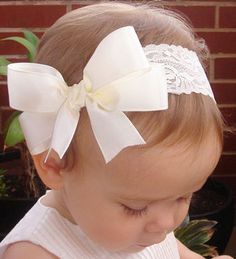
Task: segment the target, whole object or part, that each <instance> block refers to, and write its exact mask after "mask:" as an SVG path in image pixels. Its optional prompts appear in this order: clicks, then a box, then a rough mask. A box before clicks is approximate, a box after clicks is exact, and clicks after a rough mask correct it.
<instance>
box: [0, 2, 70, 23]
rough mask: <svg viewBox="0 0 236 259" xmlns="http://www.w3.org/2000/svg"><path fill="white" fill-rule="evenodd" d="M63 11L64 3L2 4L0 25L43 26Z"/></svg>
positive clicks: (64, 11)
mask: <svg viewBox="0 0 236 259" xmlns="http://www.w3.org/2000/svg"><path fill="white" fill-rule="evenodd" d="M65 13H66V6H65V5H45V6H44V5H24V6H18V5H7V6H4V5H3V6H0V17H1V27H10V28H12V27H13V28H14V27H15V28H21V27H22V28H28V27H30V28H31V27H44V28H45V27H48V26H51V25H52V24H53V23H54V22H55V21H56V20H57V19H58V18H59V17H60V16H62V15H63V14H65Z"/></svg>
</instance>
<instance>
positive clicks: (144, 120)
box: [0, 2, 231, 259]
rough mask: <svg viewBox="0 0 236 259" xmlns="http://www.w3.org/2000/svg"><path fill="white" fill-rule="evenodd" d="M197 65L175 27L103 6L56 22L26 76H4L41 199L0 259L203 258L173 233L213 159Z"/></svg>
mask: <svg viewBox="0 0 236 259" xmlns="http://www.w3.org/2000/svg"><path fill="white" fill-rule="evenodd" d="M207 53H208V52H207V47H206V46H205V44H204V42H203V41H201V40H198V39H196V38H195V37H194V34H193V32H192V30H191V28H190V27H189V26H188V25H187V24H186V23H185V21H184V20H183V18H181V17H180V16H179V15H177V14H175V13H173V12H171V11H167V10H163V9H159V8H154V7H149V6H147V5H133V4H123V3H117V2H113V3H100V4H95V5H90V6H86V7H83V8H80V9H77V10H74V11H72V12H70V13H68V14H66V15H64V16H63V17H61V18H60V19H59V20H58V21H57V22H56V23H55V24H54V25H53V26H52V27H51V28H49V29H48V30H47V32H46V33H45V34H44V36H43V37H42V40H41V42H40V45H39V48H38V54H37V58H36V63H35V64H32V63H15V64H12V65H9V68H8V87H9V97H10V105H11V107H13V108H15V109H18V110H21V111H23V113H22V115H21V117H20V123H21V126H22V129H23V131H24V134H25V138H26V142H27V145H28V148H29V150H30V152H31V154H32V157H33V160H34V163H35V166H36V169H37V171H38V174H39V176H40V178H41V179H42V181H43V182H44V183H45V184H46V185H47V186H48V187H49V188H50V189H51V190H50V191H48V192H47V193H46V195H45V196H43V197H41V198H40V199H39V201H38V202H37V203H36V205H35V206H34V207H33V208H32V209H31V210H30V211H29V212H28V213H27V214H26V216H25V217H24V218H23V219H22V220H21V221H20V222H19V223H18V224H17V225H16V227H15V228H14V229H13V230H12V231H11V232H10V233H9V234H8V236H7V237H6V238H5V239H4V240H3V241H2V243H1V246H0V256H1V258H4V259H12V258H17V259H31V258H33V259H37V258H40V259H42V258H43V259H49V258H50V259H51V258H61V259H72V258H73V259H78V258H99V259H100V258H109V259H110V258H112V259H114V258H147V259H151V258H157V259H178V258H181V259H198V258H199V259H200V258H203V257H202V256H200V255H198V254H196V253H194V252H192V251H190V250H189V249H188V248H187V247H185V246H184V245H183V244H181V243H180V242H179V241H178V240H176V238H175V237H174V234H173V231H174V229H175V228H176V227H178V226H179V225H180V224H181V223H182V222H183V220H184V218H185V216H186V214H187V213H188V209H189V204H190V200H191V196H192V194H193V192H195V191H197V190H199V189H200V188H201V187H202V186H203V184H204V183H205V181H206V179H207V178H208V176H209V175H210V174H211V173H212V171H213V170H214V168H215V166H216V164H217V162H218V160H219V157H220V154H221V151H222V143H223V130H224V123H223V121H222V118H221V114H220V112H219V110H218V108H217V105H216V102H215V100H214V96H213V93H212V90H211V88H210V85H209V82H208V80H207V78H206V75H205V73H204V69H203V68H202V65H201V63H203V61H204V59H205V58H206V55H207ZM68 86H70V87H68ZM216 258H222V259H223V258H225V259H226V258H231V257H229V256H219V257H216Z"/></svg>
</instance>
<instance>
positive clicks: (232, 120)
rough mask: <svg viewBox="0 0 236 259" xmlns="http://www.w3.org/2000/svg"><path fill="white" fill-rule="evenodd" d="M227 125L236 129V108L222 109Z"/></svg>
mask: <svg viewBox="0 0 236 259" xmlns="http://www.w3.org/2000/svg"><path fill="white" fill-rule="evenodd" d="M220 110H221V112H222V114H223V116H224V118H225V120H226V122H227V124H228V125H229V126H232V127H235V128H236V108H234V107H232V108H229V107H227V108H220Z"/></svg>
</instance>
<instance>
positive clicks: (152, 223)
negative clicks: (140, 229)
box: [145, 208, 176, 233]
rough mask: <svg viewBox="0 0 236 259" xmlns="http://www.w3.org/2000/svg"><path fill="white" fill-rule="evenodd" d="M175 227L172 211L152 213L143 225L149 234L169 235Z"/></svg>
mask: <svg viewBox="0 0 236 259" xmlns="http://www.w3.org/2000/svg"><path fill="white" fill-rule="evenodd" d="M175 227H176V220H175V213H174V211H173V210H171V209H170V210H165V209H164V210H163V208H162V210H160V211H157V212H156V213H153V215H152V216H150V218H149V219H148V221H147V223H146V225H145V231H146V232H149V233H169V232H170V231H172V230H173V229H174V228H175Z"/></svg>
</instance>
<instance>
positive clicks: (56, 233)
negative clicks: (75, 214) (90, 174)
mask: <svg viewBox="0 0 236 259" xmlns="http://www.w3.org/2000/svg"><path fill="white" fill-rule="evenodd" d="M18 241H29V242H32V243H34V244H36V245H40V246H42V247H43V248H45V249H46V250H48V251H49V252H51V253H52V254H54V255H55V256H57V257H58V258H60V259H80V258H85V259H86V258H88V259H90V258H95V259H126V258H127V259H138V258H139V259H144V258H145V259H152V258H156V259H179V253H178V249H177V243H176V239H175V237H174V234H173V233H170V234H168V235H167V237H166V239H165V240H164V241H162V242H161V243H159V244H156V245H153V246H150V247H147V248H145V249H144V250H142V251H141V252H138V253H134V254H126V253H112V252H109V251H107V250H105V249H103V248H102V247H99V246H97V245H96V244H95V243H93V242H92V241H91V240H90V239H89V238H88V237H87V236H86V235H85V234H84V233H83V232H82V231H81V229H80V228H79V226H78V225H74V224H72V223H71V222H70V221H68V220H67V219H66V218H64V217H62V216H61V215H60V214H59V213H58V211H57V210H55V209H53V208H50V207H46V206H44V205H43V204H42V203H41V199H39V201H38V202H37V203H36V204H35V205H34V206H33V208H32V209H31V210H30V211H29V212H28V213H27V214H26V215H25V216H24V218H23V219H22V220H21V221H20V222H19V223H18V224H17V225H16V226H15V227H14V229H13V230H12V231H11V232H10V233H9V234H8V235H7V236H6V237H5V239H4V240H3V241H2V242H1V243H0V258H1V256H2V255H3V253H4V251H5V250H6V248H7V246H8V245H9V244H12V243H15V242H18Z"/></svg>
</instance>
